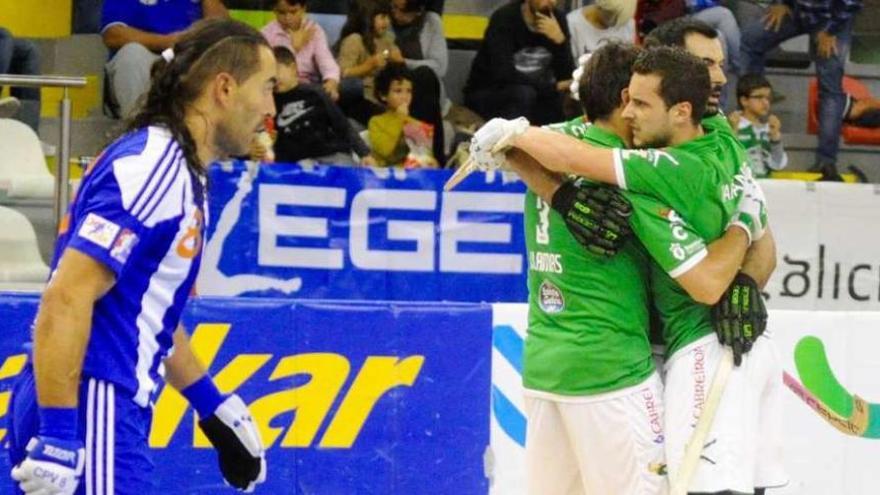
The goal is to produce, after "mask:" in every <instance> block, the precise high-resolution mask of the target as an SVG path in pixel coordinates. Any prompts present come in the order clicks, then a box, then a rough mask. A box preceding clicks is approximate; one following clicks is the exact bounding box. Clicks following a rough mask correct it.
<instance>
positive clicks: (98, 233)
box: [78, 213, 120, 249]
mask: <svg viewBox="0 0 880 495" xmlns="http://www.w3.org/2000/svg"><path fill="white" fill-rule="evenodd" d="M119 229H120V227H119V225H117V224H115V223H113V222H111V221H110V220H107V219H106V218H104V217H102V216H100V215H96V214H94V213H89V214H88V215H87V216H86V219H85V220H84V221H83V223H82V226H81V227H80V228H79V232H78V235H79V236H80V237H82V238H83V239H86V240H89V241H92V242H94V243H95V244H97V245H99V246H101V247H102V248H104V249H107V248H109V247H110V244H111V243H112V242H113V239H115V238H116V234H117V233H119Z"/></svg>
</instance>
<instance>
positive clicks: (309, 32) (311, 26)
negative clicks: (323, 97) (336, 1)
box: [262, 0, 340, 101]
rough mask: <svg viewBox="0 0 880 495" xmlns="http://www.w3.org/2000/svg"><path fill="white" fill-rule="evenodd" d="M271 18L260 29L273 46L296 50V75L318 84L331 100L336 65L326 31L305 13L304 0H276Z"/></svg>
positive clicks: (335, 92) (336, 85) (335, 95)
mask: <svg viewBox="0 0 880 495" xmlns="http://www.w3.org/2000/svg"><path fill="white" fill-rule="evenodd" d="M274 10H275V20H274V21H272V22H270V23H269V24H266V26H265V27H263V30H262V33H263V36H265V37H266V40H267V41H269V44H270V45H272V46H273V47H275V46H283V47H285V48H287V49H288V50H290V51H291V52H293V53H295V54H296V67H297V70H298V71H299V78H300V80H301V81H302V82H304V83H310V84H320V85H322V86H323V88H324V91H326V92H327V94H328V95H329V96H330V98H331V99H332V100H333V101H336V100H338V99H339V75H340V71H339V65H338V64H337V63H336V60H335V59H334V58H333V54H332V53H331V52H330V45H329V44H328V43H327V34H326V33H324V29H323V28H322V27H321V26H320V25H319V24H318V23H317V22H314V21H312V20H310V19H309V18H308V17H306V0H276V1H275V8H274Z"/></svg>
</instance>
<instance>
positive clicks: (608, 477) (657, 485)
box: [525, 373, 667, 495]
mask: <svg viewBox="0 0 880 495" xmlns="http://www.w3.org/2000/svg"><path fill="white" fill-rule="evenodd" d="M525 394H526V397H525V407H526V415H527V416H528V421H529V422H528V428H527V430H526V479H527V480H528V481H527V491H526V493H528V494H530V495H576V494H579V495H610V494H626V495H664V494H666V492H667V482H666V477H665V476H664V475H663V474H661V471H662V466H663V440H664V433H663V400H662V397H663V384H662V382H661V381H660V377H659V375H658V374H657V373H654V374H653V375H651V377H650V378H648V379H647V380H645V381H644V382H642V383H640V384H639V385H636V386H634V387H629V388H626V389H622V390H616V391H614V392H608V393H606V394H600V395H593V396H578V397H566V396H559V395H554V394H546V393H542V392H537V391H530V390H527V391H526V392H525Z"/></svg>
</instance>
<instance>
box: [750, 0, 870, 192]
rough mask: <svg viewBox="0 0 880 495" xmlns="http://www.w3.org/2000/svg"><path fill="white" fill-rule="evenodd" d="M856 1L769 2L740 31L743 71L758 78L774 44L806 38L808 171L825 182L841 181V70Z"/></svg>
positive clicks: (843, 98)
mask: <svg viewBox="0 0 880 495" xmlns="http://www.w3.org/2000/svg"><path fill="white" fill-rule="evenodd" d="M861 8H862V0H784V1H783V0H774V2H773V5H771V6H770V8H769V9H768V10H767V14H766V15H765V16H764V18H763V19H759V20H757V21H755V22H753V23H752V24H749V25H747V26H746V27H745V29H743V31H742V53H741V57H742V65H743V67H744V71H745V73H752V74H763V73H764V57H765V55H766V54H767V52H769V51H770V50H772V49H773V48H775V47H776V46H777V45H779V43H781V42H783V41H785V40H787V39H789V38H793V37H795V36H798V35H801V34H809V35H810V45H811V49H810V52H811V53H812V54H813V60H814V61H815V62H816V76H817V77H818V78H819V146H818V147H817V148H816V164H815V167H814V168H813V170H815V171H817V172H822V174H823V176H824V177H823V178H824V179H825V180H841V179H840V175H839V174H838V173H837V165H836V162H837V149H838V147H839V146H840V127H841V121H842V119H843V115H844V108H845V106H846V95H845V94H844V93H843V70H844V65H845V64H846V59H847V58H848V56H849V48H850V45H851V44H852V27H853V17H854V16H855V14H856V13H857V12H858V11H859V10H861Z"/></svg>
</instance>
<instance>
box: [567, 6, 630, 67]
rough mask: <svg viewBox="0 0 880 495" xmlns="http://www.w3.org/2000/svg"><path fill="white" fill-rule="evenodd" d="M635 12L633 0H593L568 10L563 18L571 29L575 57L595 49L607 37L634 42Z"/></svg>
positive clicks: (572, 52)
mask: <svg viewBox="0 0 880 495" xmlns="http://www.w3.org/2000/svg"><path fill="white" fill-rule="evenodd" d="M635 12H636V0H596V3H593V4H591V5H587V6H586V7H583V8H580V9H577V10H573V11H571V12H569V13H568V15H567V16H565V19H566V21H567V22H568V30H569V31H570V32H571V40H570V43H571V54H572V56H573V57H574V59H575V60H578V58H580V56H581V55H583V54H585V53H592V52H594V51H596V49H597V48H599V46H601V45H602V43H604V42H606V41H609V40H618V41H623V42H625V43H635V41H636V22H635V19H633V15H634V14H635Z"/></svg>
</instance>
